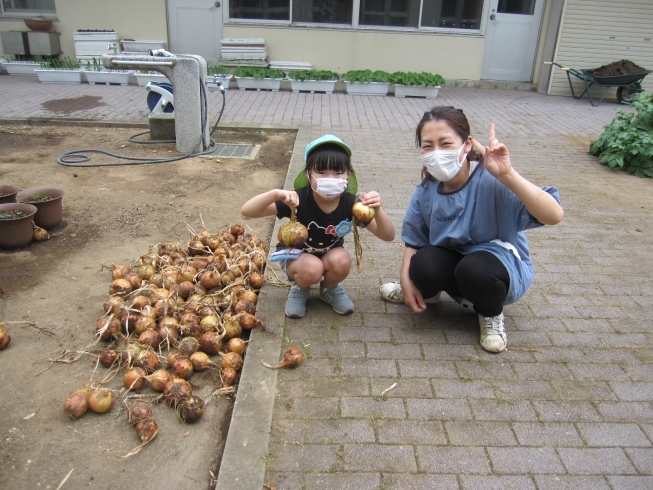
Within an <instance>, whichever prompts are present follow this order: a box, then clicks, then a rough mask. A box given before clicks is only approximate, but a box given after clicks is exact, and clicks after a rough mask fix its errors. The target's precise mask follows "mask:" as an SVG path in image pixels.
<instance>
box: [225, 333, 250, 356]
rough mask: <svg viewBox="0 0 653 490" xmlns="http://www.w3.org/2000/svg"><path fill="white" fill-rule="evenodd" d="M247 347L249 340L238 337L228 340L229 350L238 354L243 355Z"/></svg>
mask: <svg viewBox="0 0 653 490" xmlns="http://www.w3.org/2000/svg"><path fill="white" fill-rule="evenodd" d="M246 348H247V341H246V340H243V339H241V338H238V337H234V338H233V339H231V340H230V341H229V342H227V352H235V353H236V354H240V355H241V356H242V355H243V352H245V349H246Z"/></svg>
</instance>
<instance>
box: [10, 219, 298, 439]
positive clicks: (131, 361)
mask: <svg viewBox="0 0 653 490" xmlns="http://www.w3.org/2000/svg"><path fill="white" fill-rule="evenodd" d="M292 221H293V222H294V223H295V224H297V225H299V226H297V230H296V231H293V232H291V233H290V235H289V236H291V243H292V244H293V246H299V245H300V243H299V242H300V241H301V242H302V243H303V241H304V240H305V239H306V235H307V233H306V229H305V228H304V227H303V226H302V225H301V224H299V223H296V221H295V220H294V219H293V220H292ZM301 228H303V231H302V230H301ZM302 237H303V239H302ZM266 257H267V253H266V247H265V244H263V242H262V241H261V240H260V239H259V238H258V237H256V236H255V235H253V234H250V233H247V232H246V230H245V227H244V226H243V225H232V226H230V227H229V228H227V229H226V230H224V231H222V232H220V233H215V234H213V233H209V232H207V231H201V232H199V233H193V234H192V236H191V238H190V239H189V240H188V242H187V243H186V244H185V245H181V244H178V243H160V244H158V245H157V246H156V247H152V248H151V249H150V251H149V252H148V253H146V254H144V255H142V256H141V257H140V258H138V260H137V261H135V262H134V263H133V264H132V265H124V264H114V265H113V266H112V267H111V268H110V270H111V278H110V285H109V296H108V298H107V299H106V301H105V302H104V304H103V310H104V315H103V316H102V317H101V318H99V319H98V321H97V322H96V325H95V326H94V333H95V335H96V338H97V340H98V341H100V340H102V341H105V342H108V343H109V345H108V346H106V347H105V348H104V349H103V350H101V351H100V352H99V353H98V361H99V363H100V364H102V365H103V366H105V367H106V368H107V369H109V371H110V373H109V374H111V376H106V377H105V379H109V380H110V379H111V377H112V375H113V374H115V373H120V375H121V376H122V385H123V389H122V393H123V395H122V398H123V399H122V402H123V403H124V404H125V405H127V404H128V401H129V400H133V399H135V398H147V397H148V396H150V395H147V394H146V393H144V392H145V391H147V390H151V391H152V392H154V393H155V394H156V393H160V394H161V395H160V396H161V397H162V398H163V399H164V400H165V402H166V404H167V405H168V406H170V407H171V408H173V409H175V410H176V411H177V414H178V416H179V418H180V420H181V421H182V422H185V423H186V422H188V423H192V422H197V421H198V420H200V419H201V418H202V416H203V415H204V412H205V409H206V406H205V403H204V401H203V400H202V398H200V397H199V396H197V395H196V394H194V393H193V388H192V387H191V384H190V382H189V379H190V378H191V377H193V376H198V377H199V379H198V380H197V381H196V380H193V387H196V388H201V381H202V380H209V381H208V382H209V383H210V385H211V388H212V389H213V387H214V386H213V385H214V382H213V379H214V378H213V376H205V375H202V374H197V373H201V372H202V371H206V370H207V369H208V370H209V371H213V372H215V371H217V372H218V373H219V376H220V379H221V380H222V383H223V388H226V387H229V386H233V385H234V384H235V383H236V382H237V379H238V375H239V372H240V370H241V369H242V366H243V356H244V355H245V352H246V346H247V340H246V338H247V336H248V331H249V330H251V329H252V328H257V327H259V326H260V325H262V321H261V319H259V318H257V317H256V304H257V301H258V292H259V290H260V288H261V287H263V285H264V283H265V277H264V275H263V272H264V271H263V269H264V267H265V265H266V260H267V259H266ZM3 335H5V336H6V338H7V341H6V343H8V342H9V335H8V334H7V333H6V331H5V330H4V329H3V328H2V324H0V348H3V347H4V346H6V344H4V346H3V345H2V342H3ZM243 335H245V338H243ZM218 356H220V357H218ZM212 357H213V358H212ZM107 382H108V381H107ZM135 391H138V392H139V394H134V393H133V392H135ZM113 404H114V393H113V392H112V391H111V390H108V389H105V388H95V389H91V387H90V383H89V385H88V386H86V387H84V389H82V390H78V391H76V392H75V393H73V394H72V395H71V396H70V397H69V398H68V400H66V403H65V404H64V410H65V411H66V413H68V414H69V415H70V416H71V417H73V418H79V417H81V416H82V415H84V413H86V412H87V410H88V409H89V408H90V410H91V411H93V412H96V413H105V412H107V411H110V409H111V408H112V406H113ZM127 413H128V420H129V422H130V423H131V424H133V425H134V426H135V428H136V433H137V435H138V437H139V438H140V440H141V442H142V443H143V444H146V443H148V442H149V441H151V440H152V439H153V438H154V437H155V436H156V434H157V433H158V430H159V427H158V425H157V423H156V422H155V421H154V418H153V407H152V405H150V404H148V403H146V402H144V401H141V400H139V401H135V402H132V403H129V404H128V410H127Z"/></svg>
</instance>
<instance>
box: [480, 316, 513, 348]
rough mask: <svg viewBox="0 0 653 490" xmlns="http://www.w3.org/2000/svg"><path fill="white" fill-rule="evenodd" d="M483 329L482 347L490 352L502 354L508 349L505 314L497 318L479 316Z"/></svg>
mask: <svg viewBox="0 0 653 490" xmlns="http://www.w3.org/2000/svg"><path fill="white" fill-rule="evenodd" d="M478 323H479V325H480V327H481V347H483V349H485V350H486V351H488V352H502V351H503V350H505V348H506V344H507V343H508V341H507V340H506V329H505V328H504V327H503V313H499V314H498V315H497V316H492V317H487V316H486V317H484V316H481V315H478Z"/></svg>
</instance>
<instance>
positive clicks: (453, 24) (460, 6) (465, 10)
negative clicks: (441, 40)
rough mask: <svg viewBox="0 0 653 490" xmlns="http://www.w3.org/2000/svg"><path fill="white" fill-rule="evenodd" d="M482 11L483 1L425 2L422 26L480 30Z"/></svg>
mask: <svg viewBox="0 0 653 490" xmlns="http://www.w3.org/2000/svg"><path fill="white" fill-rule="evenodd" d="M482 11H483V0H440V1H435V2H434V1H430V2H429V1H425V2H424V9H423V11H422V26H423V27H448V28H454V29H479V28H480V27H481V14H482Z"/></svg>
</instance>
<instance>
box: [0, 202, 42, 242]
mask: <svg viewBox="0 0 653 490" xmlns="http://www.w3.org/2000/svg"><path fill="white" fill-rule="evenodd" d="M8 211H22V212H23V213H25V214H27V216H24V217H22V218H14V219H0V247H2V248H17V247H23V246H25V245H27V244H28V243H29V242H31V241H32V237H33V235H34V224H33V219H34V215H35V214H36V211H37V209H36V206H32V205H31V204H25V203H22V202H11V203H5V204H0V213H3V212H8Z"/></svg>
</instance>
